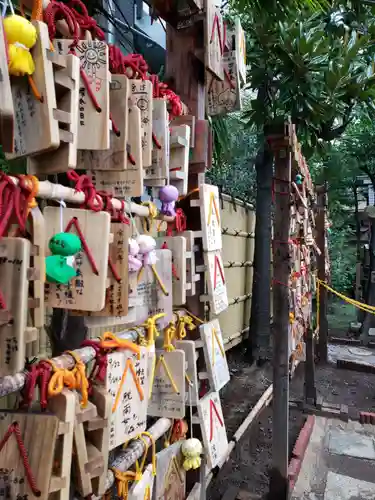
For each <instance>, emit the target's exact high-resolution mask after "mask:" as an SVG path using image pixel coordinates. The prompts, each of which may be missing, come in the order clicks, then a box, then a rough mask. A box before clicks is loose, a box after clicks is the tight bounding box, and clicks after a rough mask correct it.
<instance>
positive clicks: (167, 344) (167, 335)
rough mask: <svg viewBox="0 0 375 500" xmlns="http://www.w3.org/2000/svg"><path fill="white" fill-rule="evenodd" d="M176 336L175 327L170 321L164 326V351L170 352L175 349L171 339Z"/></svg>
mask: <svg viewBox="0 0 375 500" xmlns="http://www.w3.org/2000/svg"><path fill="white" fill-rule="evenodd" d="M175 337H176V327H175V325H174V323H173V321H171V322H170V323H169V325H168V326H167V327H166V328H164V345H163V349H164V351H166V352H172V351H174V350H175V347H174V345H173V344H172V340H173V339H174V338H175Z"/></svg>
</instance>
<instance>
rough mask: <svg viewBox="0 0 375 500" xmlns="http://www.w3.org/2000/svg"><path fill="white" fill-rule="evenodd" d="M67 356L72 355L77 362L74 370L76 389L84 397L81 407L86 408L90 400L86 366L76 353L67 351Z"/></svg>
mask: <svg viewBox="0 0 375 500" xmlns="http://www.w3.org/2000/svg"><path fill="white" fill-rule="evenodd" d="M66 354H70V356H71V357H72V358H73V359H74V361H75V366H74V368H73V370H72V372H73V375H74V378H75V388H76V389H78V390H80V392H81V395H82V401H81V406H82V408H85V407H86V406H87V403H88V400H89V381H88V380H87V377H86V366H85V364H84V363H83V362H82V360H81V359H80V358H79V357H78V356H77V354H76V353H75V352H74V351H66Z"/></svg>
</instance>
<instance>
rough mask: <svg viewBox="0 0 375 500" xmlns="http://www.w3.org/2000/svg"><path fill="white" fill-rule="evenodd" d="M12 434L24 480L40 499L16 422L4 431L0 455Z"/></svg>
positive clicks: (0, 442) (0, 443)
mask: <svg viewBox="0 0 375 500" xmlns="http://www.w3.org/2000/svg"><path fill="white" fill-rule="evenodd" d="M12 434H14V435H15V438H16V441H17V445H18V450H19V452H20V455H21V458H22V462H23V466H24V468H25V473H26V478H27V481H28V483H29V486H30V489H31V491H32V492H33V494H34V495H35V496H36V497H40V496H41V494H42V493H41V491H40V490H39V488H38V487H37V485H36V480H35V477H34V474H33V472H32V470H31V466H30V462H29V457H28V455H27V450H26V447H25V444H24V442H23V440H22V436H21V429H20V426H19V423H18V422H13V423H12V424H11V425H10V426H9V427H8V430H7V431H6V433H5V435H4V437H3V439H2V440H1V441H0V453H1V451H2V449H3V448H4V446H5V445H6V443H7V441H8V439H9V438H10V437H11V435H12Z"/></svg>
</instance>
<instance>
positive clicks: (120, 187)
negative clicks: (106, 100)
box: [92, 106, 144, 198]
mask: <svg viewBox="0 0 375 500" xmlns="http://www.w3.org/2000/svg"><path fill="white" fill-rule="evenodd" d="M128 113H129V114H128V143H127V147H128V149H129V151H130V153H131V155H132V160H133V161H131V160H130V159H129V158H127V163H126V169H125V170H123V171H121V172H120V171H117V172H116V171H112V170H111V171H105V172H104V171H102V170H97V171H95V172H92V177H93V182H94V183H95V186H96V188H97V189H98V190H102V191H108V192H109V193H111V194H112V195H113V196H115V197H118V198H124V197H126V196H141V195H142V194H143V175H144V170H143V165H142V145H141V112H140V110H139V109H138V108H137V107H135V106H130V107H129V112H128Z"/></svg>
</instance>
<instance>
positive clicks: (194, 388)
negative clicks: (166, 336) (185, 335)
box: [175, 340, 199, 406]
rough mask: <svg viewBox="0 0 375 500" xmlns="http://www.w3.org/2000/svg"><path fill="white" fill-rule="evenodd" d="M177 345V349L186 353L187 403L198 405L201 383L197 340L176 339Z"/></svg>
mask: <svg viewBox="0 0 375 500" xmlns="http://www.w3.org/2000/svg"><path fill="white" fill-rule="evenodd" d="M175 346H176V349H179V350H180V351H184V353H185V359H186V375H187V377H185V403H186V404H187V405H192V406H196V405H197V401H198V400H199V383H198V371H197V358H198V354H197V351H196V350H195V342H194V341H193V340H176V342H175ZM189 385H190V394H189Z"/></svg>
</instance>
